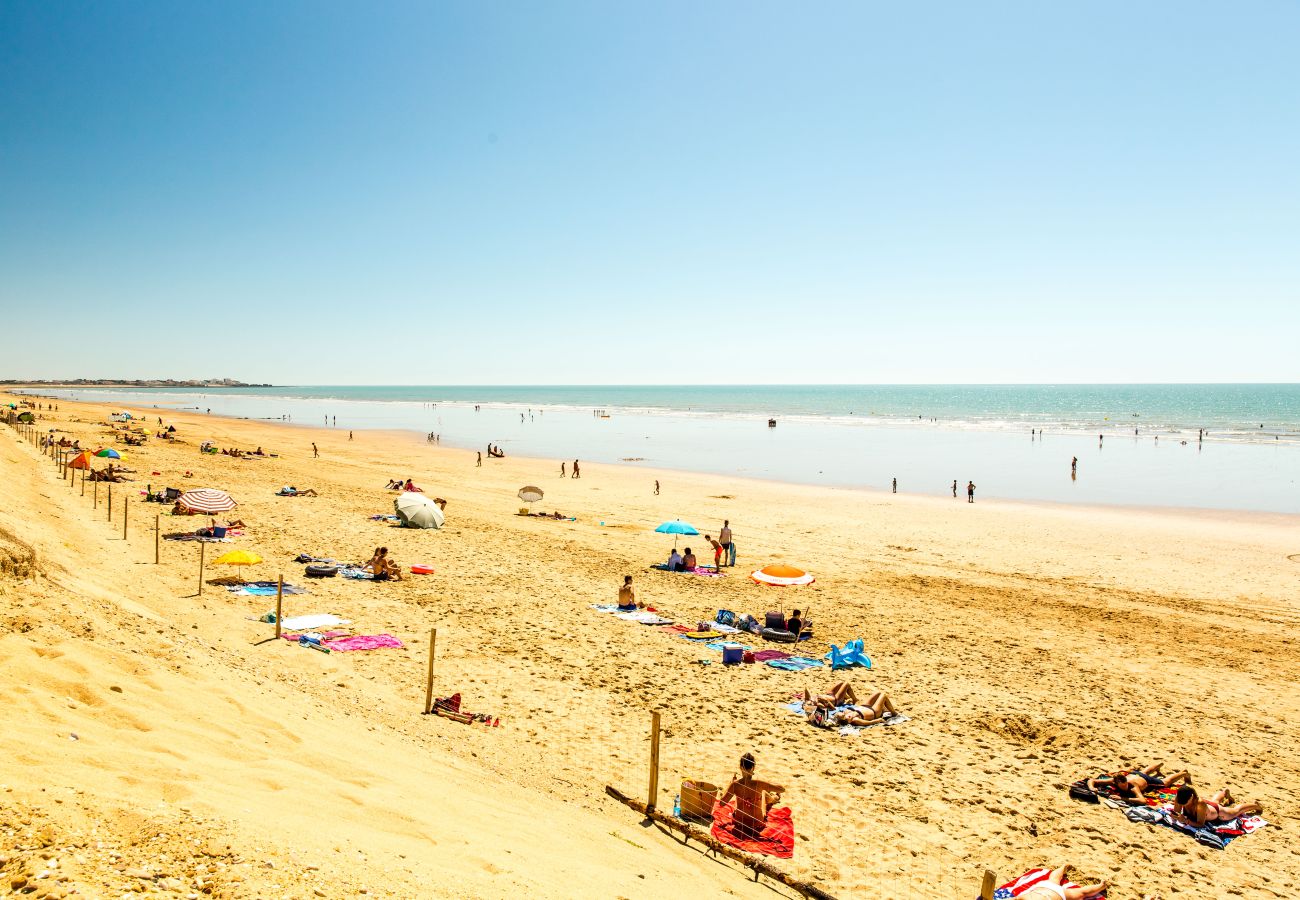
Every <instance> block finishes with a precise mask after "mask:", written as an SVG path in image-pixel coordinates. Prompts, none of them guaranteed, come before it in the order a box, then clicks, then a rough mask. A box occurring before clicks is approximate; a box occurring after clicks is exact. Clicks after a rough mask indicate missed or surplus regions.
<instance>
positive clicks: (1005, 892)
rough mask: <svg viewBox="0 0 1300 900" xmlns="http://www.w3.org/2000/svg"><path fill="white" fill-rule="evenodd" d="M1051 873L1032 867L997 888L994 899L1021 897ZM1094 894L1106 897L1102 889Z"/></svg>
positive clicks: (1069, 882)
mask: <svg viewBox="0 0 1300 900" xmlns="http://www.w3.org/2000/svg"><path fill="white" fill-rule="evenodd" d="M1051 874H1052V870H1051V869H1030V870H1029V871H1028V872H1026V873H1025V874H1023V875H1021V876H1020V877H1019V878H1016V879H1013V880H1011V881H1008V882H1007V883H1006V884H1004V885H1002V887H1000V888H998V889H997V890H995V891H994V892H993V900H1012V898H1013V897H1019V896H1020V895H1021V894H1023V893H1025V892H1026V891H1028V890H1029V889H1030V888H1032V887H1034V886H1035V885H1037V884H1040V883H1042V882H1044V881H1046V880H1047V878H1048V876H1050V875H1051ZM1062 887H1066V888H1077V887H1078V885H1077V884H1075V883H1074V882H1072V881H1066V882H1064V884H1062ZM1092 896H1093V897H1105V896H1106V892H1105V891H1102V892H1101V893H1100V894H1093V895H1092Z"/></svg>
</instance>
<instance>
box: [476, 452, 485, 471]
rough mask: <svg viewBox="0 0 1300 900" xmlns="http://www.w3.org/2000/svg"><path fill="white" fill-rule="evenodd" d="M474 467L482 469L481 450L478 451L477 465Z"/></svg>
mask: <svg viewBox="0 0 1300 900" xmlns="http://www.w3.org/2000/svg"><path fill="white" fill-rule="evenodd" d="M476 465H477V467H478V468H480V469H481V468H483V451H482V450H480V451H479V452H478V463H477V464H476Z"/></svg>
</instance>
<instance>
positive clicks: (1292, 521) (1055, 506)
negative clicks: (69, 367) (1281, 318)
mask: <svg viewBox="0 0 1300 900" xmlns="http://www.w3.org/2000/svg"><path fill="white" fill-rule="evenodd" d="M3 393H5V392H4V391H2V390H0V394H3ZM52 399H55V400H57V401H58V402H59V403H68V404H73V405H74V406H78V407H92V408H96V409H98V408H101V407H105V408H106V407H111V406H115V405H119V404H109V403H92V402H90V401H84V400H65V399H63V398H58V397H56V398H52ZM120 405H121V406H123V407H127V408H128V411H130V409H129V407H131V406H132V404H120ZM138 408H139V409H141V410H147V409H150V408H151V407H138ZM163 411H166V412H168V413H170V414H172V415H176V416H179V415H186V416H192V417H194V418H195V419H197V420H198V421H199V422H202V421H212V420H217V421H224V422H244V423H248V424H251V425H268V426H273V427H279V428H285V429H290V430H297V431H300V432H303V433H308V434H315V435H318V437H319V439H321V440H323V439H324V438H325V437H326V436H330V435H338V434H339V433H340V432H343V431H346V430H347V429H346V428H336V427H333V426H325V425H320V424H304V423H300V422H290V421H283V420H280V419H276V418H270V419H262V418H252V417H244V416H228V415H223V414H221V413H216V412H213V413H206V412H203V411H202V410H194V409H170V408H165V407H158V408H157V409H156V411H155V413H154V416H155V418H157V412H163ZM105 415H107V413H105ZM353 430H354V431H359V432H362V433H364V434H367V435H374V436H377V437H381V438H383V437H387V438H395V439H400V440H404V441H406V442H408V443H409V444H410V445H411V447H412V448H413V449H415V448H424V449H427V450H431V451H435V452H438V453H441V452H444V451H445V452H447V453H467V454H471V455H472V454H475V453H476V452H478V451H477V450H475V449H471V448H468V447H464V446H456V445H454V444H452V443H449V444H448V445H446V446H444V445H441V444H436V443H435V444H428V443H426V442H425V441H424V440H422V439H423V438H424V437H425V435H424V434H423V433H421V432H418V431H415V430H413V429H407V428H356V429H353ZM1262 446H1268V445H1266V444H1265V445H1262ZM241 449H246V448H241ZM509 458H510V459H512V460H519V461H523V462H526V463H529V464H539V465H547V464H549V465H552V466H554V465H555V464H557V463H558V462H560V461H561V460H559V459H558V458H551V457H542V456H529V455H522V454H521V455H513V454H512V455H510V456H509ZM485 459H486V457H485ZM583 465H584V466H613V467H616V468H619V469H624V470H627V471H635V472H639V473H641V472H643V473H645V474H646V477H647V478H648V479H649V480H651V481H653V480H654V479H655V478H656V477H658V478H659V480H660V481H661V482H662V481H667V480H668V479H669V478H670V477H674V476H683V475H685V476H688V477H691V478H713V477H719V476H717V473H713V472H707V471H700V470H693V469H674V468H663V467H658V466H649V465H643V464H640V463H635V462H625V461H616V462H608V461H605V462H584V463H583ZM720 477H724V478H727V479H729V480H738V481H742V482H757V483H761V484H768V485H775V486H779V487H782V488H787V489H789V490H804V489H807V490H809V491H832V492H839V493H861V494H863V495H865V496H870V497H875V498H879V499H886V498H890V497H894V498H899V499H901V500H903V502H915V501H922V502H932V503H934V504H935V508H936V509H937V508H942V507H945V506H946V505H947V504H946V502H945V501H946V500H948V499H949V498H946V497H944V496H942V495H937V494H929V493H909V492H907V491H903V492H900V493H897V494H895V493H893V492H891V491H888V490H884V489H883V488H876V487H871V486H866V485H860V484H810V483H807V482H799V481H788V480H784V479H781V478H776V477H772V478H767V477H763V476H761V475H741V474H732V475H723V476H720ZM955 502H958V503H961V504H965V497H964V496H959V497H957V498H955ZM981 504H996V505H997V506H998V507H999V508H1001V509H1005V510H1008V511H1012V512H1014V511H1015V509H1016V508H1017V507H1024V508H1025V509H1041V510H1045V511H1055V512H1058V513H1064V512H1068V511H1077V512H1079V513H1080V514H1084V515H1103V516H1104V515H1106V514H1108V513H1109V514H1114V515H1117V516H1121V517H1126V516H1127V515H1129V514H1131V513H1142V514H1145V515H1149V516H1155V517H1170V518H1174V519H1189V520H1193V521H1214V522H1229V523H1241V524H1266V525H1277V526H1287V525H1290V526H1300V512H1297V513H1287V512H1274V511H1270V510H1250V509H1220V508H1214V507H1199V506H1164V505H1155V504H1140V503H1128V504H1124V503H1074V502H1065V501H1058V500H1035V499H1024V498H1006V497H996V496H993V497H988V498H984V497H981V496H980V495H979V494H978V493H977V495H976V505H981Z"/></svg>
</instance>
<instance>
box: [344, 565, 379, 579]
mask: <svg viewBox="0 0 1300 900" xmlns="http://www.w3.org/2000/svg"><path fill="white" fill-rule="evenodd" d="M339 574H340V575H342V576H343V577H344V578H351V579H354V580H356V581H374V579H375V573H373V572H367V571H365V570H364V569H362V568H361V567H360V566H340V567H339Z"/></svg>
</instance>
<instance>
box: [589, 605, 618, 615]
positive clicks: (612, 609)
mask: <svg viewBox="0 0 1300 900" xmlns="http://www.w3.org/2000/svg"><path fill="white" fill-rule="evenodd" d="M591 608H592V609H594V610H595V611H596V612H602V613H616V612H618V604H616V603H593V604H591Z"/></svg>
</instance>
